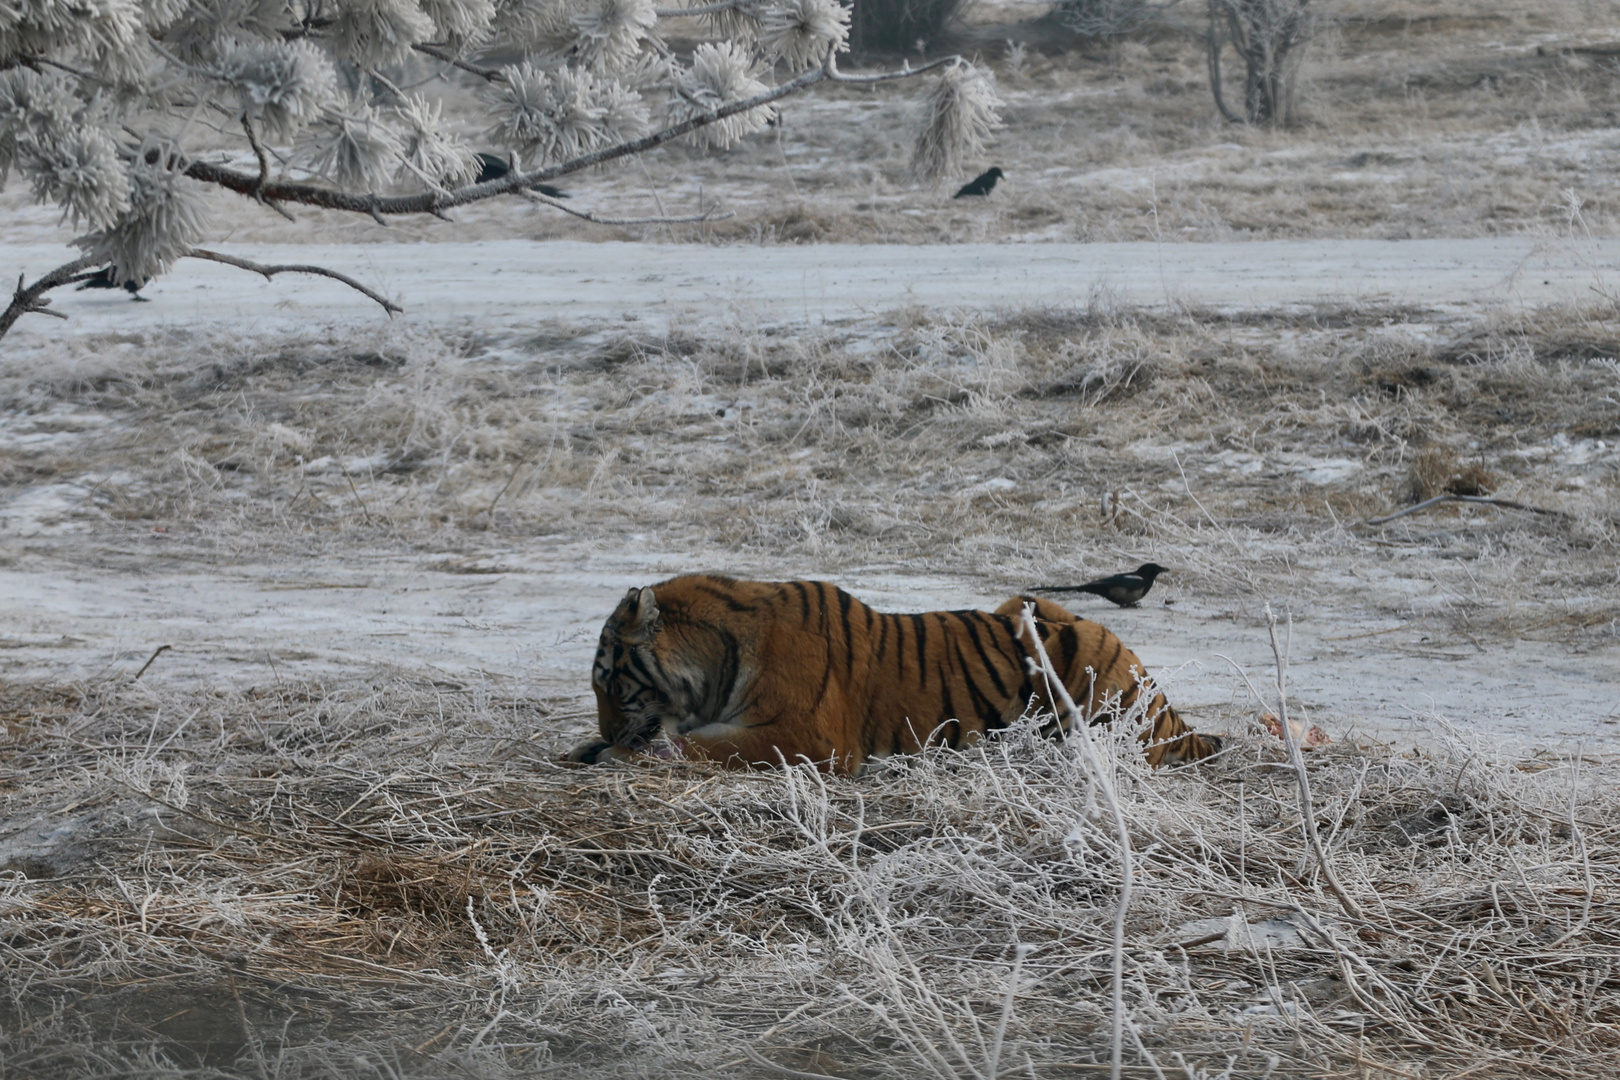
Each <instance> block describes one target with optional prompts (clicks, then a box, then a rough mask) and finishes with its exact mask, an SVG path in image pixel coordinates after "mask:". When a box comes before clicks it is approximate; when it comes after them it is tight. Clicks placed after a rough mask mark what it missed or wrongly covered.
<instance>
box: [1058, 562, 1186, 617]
mask: <svg viewBox="0 0 1620 1080" xmlns="http://www.w3.org/2000/svg"><path fill="white" fill-rule="evenodd" d="M1163 573H1167V571H1166V570H1165V568H1164V567H1162V566H1160V565H1159V564H1158V563H1143V564H1142V565H1141V566H1138V567H1137V568H1136V569H1135V570H1132V571H1131V572H1130V573H1129V574H1115V575H1114V576H1113V577H1105V578H1101V579H1099V580H1097V581H1088V582H1086V583H1085V584H1084V585H1046V586H1042V587H1041V588H1037V589H1032V590H1031V591H1032V592H1088V593H1093V594H1095V595H1097V596H1100V597H1102V598H1103V599H1104V600H1107V601H1109V602H1111V603H1114V604H1118V605H1119V606H1120V607H1135V606H1136V602H1137V601H1138V600H1140V599H1142V597H1144V596H1146V595H1147V594H1148V590H1149V589H1151V588H1153V579H1154V578H1156V577H1158V576H1159V575H1160V574H1163Z"/></svg>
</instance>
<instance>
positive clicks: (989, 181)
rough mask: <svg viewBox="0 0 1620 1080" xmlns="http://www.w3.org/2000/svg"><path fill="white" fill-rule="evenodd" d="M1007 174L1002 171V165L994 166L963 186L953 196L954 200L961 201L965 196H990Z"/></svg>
mask: <svg viewBox="0 0 1620 1080" xmlns="http://www.w3.org/2000/svg"><path fill="white" fill-rule="evenodd" d="M1006 175H1007V174H1006V173H1004V172H1002V171H1001V166H1000V165H992V166H991V167H990V168H989V170H987V171H985V172H982V173H980V174H979V175H978V176H975V177H974V178H973V179H972V180H969V181H968V182H967V183H965V184H963V185H962V190H961V191H958V192H957V193H956V194H955V195H952V196H951V198H953V199H960V198H962V196H964V195H988V194H990V189H991V188H993V187H995V186H996V181H997V180H1000V179H1001V178H1002V177H1003V176H1006Z"/></svg>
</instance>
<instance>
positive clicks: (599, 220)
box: [518, 191, 737, 225]
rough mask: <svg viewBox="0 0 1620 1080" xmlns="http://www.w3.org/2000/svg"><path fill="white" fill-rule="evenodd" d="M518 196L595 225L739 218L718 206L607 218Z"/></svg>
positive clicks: (528, 195)
mask: <svg viewBox="0 0 1620 1080" xmlns="http://www.w3.org/2000/svg"><path fill="white" fill-rule="evenodd" d="M518 194H519V195H522V196H523V197H524V198H526V199H528V200H529V201H530V202H533V203H540V204H541V205H543V206H549V207H552V208H553V209H556V210H561V211H562V212H563V213H565V214H570V215H572V216H573V217H577V218H580V219H582V220H584V221H589V222H591V223H592V224H595V225H690V224H693V223H695V222H700V221H729V220H730V219H732V218H734V217H736V216H737V215H736V214H734V213H732V212H731V211H730V210H727V211H725V212H724V213H716V212H715V211H717V210H718V209H719V205H718V204H716V205H714V206H711V207H709V208H708V209H707V210H703V211H700V212H698V213H696V214H687V215H686V216H684V217H659V216H656V215H655V216H653V217H639V218H606V217H597V216H596V215H595V214H593V213H591V212H590V211H589V210H575V209H574V208H573V207H572V206H565V205H563V204H562V203H561V202H559V201H558V200H556V199H552V198H548V197H546V196H544V195H536V194H534V193H533V192H532V191H520V192H518Z"/></svg>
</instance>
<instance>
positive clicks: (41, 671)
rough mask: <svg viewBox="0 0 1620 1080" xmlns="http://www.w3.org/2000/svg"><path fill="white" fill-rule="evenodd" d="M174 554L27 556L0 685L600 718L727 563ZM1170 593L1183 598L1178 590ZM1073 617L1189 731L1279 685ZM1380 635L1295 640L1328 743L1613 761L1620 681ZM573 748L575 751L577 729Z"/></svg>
mask: <svg viewBox="0 0 1620 1080" xmlns="http://www.w3.org/2000/svg"><path fill="white" fill-rule="evenodd" d="M165 543H166V541H164V540H162V539H161V538H159V537H151V538H149V539H147V540H146V541H145V542H144V544H142V545H138V547H139V548H140V550H124V551H121V552H118V553H117V554H116V555H111V558H110V561H108V562H103V561H102V560H103V559H104V558H108V557H109V555H110V553H108V552H105V551H103V552H101V553H99V555H89V553H88V552H84V551H83V550H82V549H80V550H79V551H78V552H77V554H78V555H79V556H80V557H79V558H71V557H70V558H63V554H64V553H63V552H60V551H52V552H49V553H47V552H44V551H35V552H29V553H26V554H25V553H22V552H16V553H14V555H13V558H12V560H11V564H10V565H9V566H5V567H0V596H5V597H8V598H10V603H9V604H6V605H0V608H5V607H10V609H11V610H10V613H9V614H10V615H11V616H12V617H11V618H9V619H7V620H6V626H5V628H4V629H3V631H0V679H16V680H25V679H41V678H55V679H94V678H96V677H98V676H103V675H106V674H109V673H112V672H123V673H125V674H131V673H133V672H134V671H135V670H137V669H138V668H140V667H141V665H142V664H143V663H144V662H145V661H146V659H147V658H148V657H149V656H151V654H152V650H153V649H154V648H155V647H156V646H157V645H159V644H166V645H170V646H172V648H171V650H170V651H168V652H167V653H166V654H165V655H164V656H163V657H162V658H160V659H159V660H158V661H157V662H156V664H155V665H154V668H153V674H152V675H151V676H150V678H151V679H153V681H155V682H168V681H177V682H180V683H190V684H197V683H206V684H209V685H214V686H220V685H228V684H236V685H248V684H262V683H265V682H267V681H270V680H273V679H276V678H299V679H316V680H320V679H332V678H338V679H341V678H342V677H344V676H345V675H347V676H351V677H352V676H353V675H355V674H356V673H360V674H362V675H363V676H364V675H369V674H370V673H373V672H381V671H386V670H389V669H393V670H395V671H403V672H413V673H417V674H424V673H425V674H428V675H429V676H431V677H442V678H445V679H448V680H451V681H461V680H466V681H469V682H478V681H481V680H485V679H489V680H493V681H494V682H495V683H496V684H498V685H500V686H501V687H502V688H503V689H505V690H507V691H511V692H515V693H518V694H520V695H527V694H542V695H548V696H572V697H575V698H576V699H577V700H578V701H579V702H580V704H581V707H582V709H585V710H588V709H589V708H590V706H589V692H588V690H587V689H586V686H587V683H586V675H585V673H586V672H587V671H588V670H589V668H590V658H591V655H592V653H593V652H594V650H595V647H596V638H597V634H598V632H599V631H600V629H601V625H602V619H603V616H604V614H605V613H606V612H607V611H609V610H611V609H612V607H613V605H614V604H615V603H616V602H617V601H618V600H619V598H620V597H622V596H623V595H624V591H625V589H626V588H628V587H629V586H631V585H645V584H648V583H650V582H653V581H657V580H660V579H662V578H664V577H667V576H669V575H671V574H673V573H679V572H681V571H684V570H691V569H694V568H696V567H700V566H705V565H716V566H719V565H725V564H726V561H727V556H726V555H725V554H723V553H716V554H715V555H713V556H712V557H711V558H709V559H704V558H703V557H702V556H696V557H694V556H693V555H691V554H690V553H670V554H659V553H655V552H642V553H632V552H628V551H612V550H604V549H603V547H602V546H601V545H599V544H581V543H577V542H574V543H570V542H548V541H544V540H542V541H541V542H539V543H534V544H529V545H523V546H522V547H520V548H505V549H502V548H499V547H497V548H491V549H489V550H486V551H484V552H483V553H481V554H478V555H463V556H444V555H426V556H423V555H401V554H399V553H390V552H381V551H379V552H356V553H354V555H353V556H352V557H349V558H339V559H332V558H328V559H324V560H322V561H321V563H320V564H319V566H318V567H314V568H312V567H310V566H309V565H307V564H304V563H302V562H300V563H297V564H288V563H254V562H235V561H233V560H229V559H226V560H221V561H218V562H213V561H211V560H196V559H184V560H173V559H169V558H165V556H164V555H163V554H162V549H163V547H164V545H165ZM86 555H88V556H89V557H87V558H86V557H84V556H86ZM731 559H732V561H733V562H734V561H735V556H731ZM729 568H730V569H733V570H742V571H745V572H747V573H750V574H755V575H757V576H761V577H786V576H793V575H795V574H796V573H798V572H799V571H800V568H799V567H798V566H796V565H795V564H794V563H792V562H791V561H789V560H779V561H777V562H776V563H775V564H770V563H766V564H751V565H748V566H746V567H737V566H735V565H732V566H730V567H729ZM836 580H837V581H838V582H839V583H840V584H842V585H844V586H846V587H848V588H850V589H851V590H852V591H854V592H855V593H856V594H857V595H859V596H860V597H862V598H863V599H865V600H868V601H870V602H872V603H873V604H874V605H876V606H877V607H879V608H880V609H885V610H899V611H907V610H916V609H918V608H955V607H962V606H966V605H980V606H985V607H990V606H994V605H995V604H997V603H999V602H1000V601H1001V600H1002V599H1004V598H1005V597H1006V595H1007V593H1008V592H1010V591H1011V590H1010V589H995V588H994V587H993V586H988V585H987V584H986V583H985V582H984V581H983V580H982V579H974V578H969V577H965V576H958V575H951V574H929V573H918V572H914V571H909V570H907V569H905V568H901V567H894V566H888V567H876V566H874V567H866V568H859V569H855V570H852V571H850V572H848V573H844V574H839V575H836ZM1160 591H1161V592H1165V593H1166V595H1174V592H1173V586H1170V585H1166V586H1164V587H1163V588H1162V589H1161V590H1160ZM1073 606H1074V609H1075V610H1076V611H1077V612H1080V613H1082V614H1084V615H1087V616H1088V617H1091V618H1096V619H1101V620H1103V621H1104V622H1105V623H1106V624H1107V625H1108V626H1110V627H1111V628H1113V629H1114V630H1116V631H1117V632H1118V633H1119V634H1120V635H1121V636H1123V637H1124V638H1126V639H1127V640H1128V641H1129V642H1130V643H1131V645H1132V646H1133V647H1134V648H1136V649H1137V651H1138V652H1139V653H1140V654H1141V656H1142V658H1143V660H1144V661H1146V662H1147V663H1148V665H1149V666H1150V667H1151V668H1152V669H1153V670H1154V671H1155V672H1157V673H1158V675H1159V677H1160V679H1161V680H1162V681H1163V683H1164V685H1165V687H1166V689H1167V690H1168V691H1169V692H1170V693H1171V695H1172V697H1173V698H1174V700H1175V701H1176V702H1177V703H1178V704H1179V705H1180V706H1181V707H1183V708H1185V709H1189V710H1190V711H1189V715H1190V716H1193V717H1194V718H1195V722H1196V718H1197V716H1198V714H1199V712H1200V710H1201V707H1209V706H1219V705H1221V704H1223V703H1226V702H1229V701H1232V700H1234V698H1236V699H1238V700H1241V699H1243V694H1242V692H1241V690H1240V685H1239V684H1240V680H1239V678H1238V677H1237V676H1235V675H1234V674H1233V673H1232V671H1231V669H1230V668H1229V667H1228V666H1227V665H1226V663H1225V661H1224V659H1222V658H1223V657H1226V656H1230V657H1232V658H1233V659H1234V660H1236V661H1237V662H1238V663H1240V664H1242V665H1243V666H1244V667H1245V668H1246V669H1248V670H1249V671H1251V672H1253V673H1255V675H1256V676H1257V677H1259V678H1260V679H1262V681H1263V679H1264V677H1265V675H1266V673H1267V672H1268V671H1269V668H1270V664H1271V653H1270V648H1269V645H1268V644H1267V639H1266V633H1265V629H1264V628H1263V626H1261V625H1259V623H1258V620H1257V617H1256V616H1255V614H1254V613H1253V612H1247V613H1246V614H1234V613H1233V612H1231V611H1228V610H1225V609H1224V608H1223V607H1221V606H1220V605H1219V604H1218V603H1216V604H1215V605H1214V606H1211V605H1209V604H1202V603H1199V602H1198V601H1197V600H1193V599H1189V598H1184V599H1183V600H1182V601H1180V602H1178V603H1177V604H1176V605H1175V606H1173V607H1167V606H1164V605H1163V604H1151V603H1150V604H1149V605H1148V606H1146V607H1143V608H1140V609H1136V610H1118V609H1114V608H1110V607H1108V606H1107V605H1105V604H1101V603H1098V602H1095V601H1089V602H1088V601H1087V600H1085V599H1084V598H1082V600H1080V601H1079V602H1075V603H1074V604H1073ZM1389 622H1390V620H1388V619H1385V620H1370V621H1369V620H1366V619H1356V618H1354V617H1351V618H1348V619H1347V617H1346V616H1345V614H1344V613H1343V612H1339V611H1326V610H1317V608H1316V607H1315V606H1314V605H1305V610H1302V612H1301V615H1300V618H1299V620H1298V621H1297V622H1296V624H1295V626H1294V632H1295V638H1294V647H1293V650H1292V651H1293V661H1292V664H1291V666H1290V668H1289V682H1290V692H1291V694H1293V695H1297V697H1298V699H1299V700H1300V701H1301V702H1303V703H1304V705H1305V706H1306V708H1307V709H1308V710H1309V711H1310V715H1311V716H1313V717H1321V718H1322V719H1323V720H1324V722H1326V723H1328V724H1329V727H1330V728H1331V730H1332V732H1333V734H1334V736H1335V737H1343V736H1344V735H1346V734H1347V732H1348V730H1350V726H1349V725H1350V724H1353V726H1354V729H1355V730H1357V731H1360V732H1363V733H1368V734H1373V735H1376V736H1378V737H1381V738H1385V739H1393V740H1397V741H1398V740H1400V739H1402V738H1405V737H1409V734H1410V733H1411V732H1412V731H1413V727H1414V722H1416V721H1420V720H1421V718H1424V717H1430V716H1433V715H1436V714H1438V715H1441V716H1445V717H1447V718H1449V719H1451V720H1453V721H1456V722H1458V723H1460V724H1462V725H1464V726H1465V727H1466V728H1468V729H1469V730H1473V731H1479V732H1489V733H1490V734H1492V735H1495V736H1499V737H1505V738H1508V739H1522V740H1525V741H1526V742H1528V743H1531V744H1535V745H1547V744H1566V743H1572V742H1581V743H1584V744H1585V745H1586V746H1587V748H1588V750H1589V751H1597V752H1603V753H1613V752H1616V751H1617V750H1620V670H1613V669H1610V668H1608V667H1606V666H1604V665H1602V664H1597V665H1594V664H1593V662H1592V657H1591V656H1590V655H1588V656H1580V655H1573V654H1571V653H1570V651H1569V650H1568V649H1567V648H1565V647H1564V646H1561V645H1556V644H1550V643H1545V642H1536V641H1530V640H1523V639H1521V640H1518V641H1516V642H1513V643H1501V644H1499V643H1492V644H1491V645H1490V646H1489V647H1488V648H1486V647H1481V648H1478V649H1474V648H1469V647H1466V646H1464V647H1449V646H1439V645H1433V644H1427V642H1428V638H1427V636H1425V635H1423V634H1421V633H1420V632H1419V631H1416V630H1414V631H1412V632H1410V633H1398V632H1396V633H1392V632H1391V627H1390V626H1389V625H1388V624H1389ZM1329 717H1331V720H1329V719H1328V718H1329ZM1347 718H1353V720H1351V721H1348V722H1347ZM1219 726H1220V725H1217V727H1216V728H1215V729H1216V730H1218V729H1219ZM576 727H577V728H578V730H580V731H583V721H580V722H579V723H578V724H576Z"/></svg>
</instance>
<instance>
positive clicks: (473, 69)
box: [411, 42, 506, 82]
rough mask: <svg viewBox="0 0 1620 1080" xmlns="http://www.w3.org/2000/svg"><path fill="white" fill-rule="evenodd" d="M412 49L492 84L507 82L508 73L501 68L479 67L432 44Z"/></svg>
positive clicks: (418, 45)
mask: <svg viewBox="0 0 1620 1080" xmlns="http://www.w3.org/2000/svg"><path fill="white" fill-rule="evenodd" d="M411 48H413V49H415V50H416V51H417V52H419V53H421V54H422V55H423V56H431V57H433V59H435V60H443V61H444V62H445V63H446V64H449V65H450V66H451V67H456V68H460V69H461V70H462V71H466V72H470V73H472V74H474V75H477V76H478V77H479V78H481V79H488V80H489V81H490V82H505V81H506V73H505V72H503V71H502V70H501V69H500V68H487V67H479V66H478V65H477V64H474V63H470V62H469V61H466V60H463V59H462V58H461V57H459V56H457V55H456V54H455V53H453V52H451V51H450V50H448V49H445V48H441V47H440V46H438V45H432V44H427V43H423V42H418V43H417V44H415V45H412V46H411Z"/></svg>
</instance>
